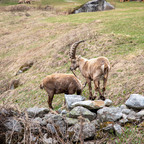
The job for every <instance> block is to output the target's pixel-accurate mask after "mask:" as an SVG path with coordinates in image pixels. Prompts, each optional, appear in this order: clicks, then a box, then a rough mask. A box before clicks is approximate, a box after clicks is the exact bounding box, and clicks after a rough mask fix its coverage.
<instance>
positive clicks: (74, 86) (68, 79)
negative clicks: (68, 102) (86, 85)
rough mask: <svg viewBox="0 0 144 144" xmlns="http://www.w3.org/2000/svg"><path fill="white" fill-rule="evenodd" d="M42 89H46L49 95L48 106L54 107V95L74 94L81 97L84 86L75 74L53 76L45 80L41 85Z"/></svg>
mask: <svg viewBox="0 0 144 144" xmlns="http://www.w3.org/2000/svg"><path fill="white" fill-rule="evenodd" d="M40 88H41V89H43V88H44V89H45V91H46V92H47V94H48V106H49V108H51V109H53V107H52V100H53V97H54V94H60V93H65V94H74V93H75V92H76V93H77V95H80V94H81V92H82V84H81V82H80V80H79V79H77V78H76V77H75V76H74V75H73V74H52V75H48V76H47V77H46V78H44V80H43V82H42V83H41V84H40Z"/></svg>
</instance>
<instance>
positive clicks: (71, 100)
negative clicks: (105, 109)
mask: <svg viewBox="0 0 144 144" xmlns="http://www.w3.org/2000/svg"><path fill="white" fill-rule="evenodd" d="M84 100H85V98H84V97H83V96H81V95H66V94H65V102H66V107H67V109H72V106H71V105H72V104H73V103H74V102H79V101H84Z"/></svg>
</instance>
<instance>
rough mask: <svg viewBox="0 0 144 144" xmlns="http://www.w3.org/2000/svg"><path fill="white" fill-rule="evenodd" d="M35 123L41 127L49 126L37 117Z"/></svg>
mask: <svg viewBox="0 0 144 144" xmlns="http://www.w3.org/2000/svg"><path fill="white" fill-rule="evenodd" d="M33 122H34V123H38V124H40V125H41V126H46V125H47V123H46V121H45V120H43V119H42V118H40V117H36V118H35V119H33Z"/></svg>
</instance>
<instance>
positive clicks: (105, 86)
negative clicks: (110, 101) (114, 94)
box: [102, 78, 107, 97]
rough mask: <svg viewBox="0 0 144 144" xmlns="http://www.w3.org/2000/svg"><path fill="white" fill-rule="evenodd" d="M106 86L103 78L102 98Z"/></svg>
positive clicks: (105, 79)
mask: <svg viewBox="0 0 144 144" xmlns="http://www.w3.org/2000/svg"><path fill="white" fill-rule="evenodd" d="M106 85H107V78H104V79H103V89H102V96H103V97H104V95H105V90H106Z"/></svg>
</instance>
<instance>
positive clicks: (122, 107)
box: [120, 104, 128, 110]
mask: <svg viewBox="0 0 144 144" xmlns="http://www.w3.org/2000/svg"><path fill="white" fill-rule="evenodd" d="M120 109H121V110H123V109H128V107H127V106H126V105H125V104H122V105H121V106H120Z"/></svg>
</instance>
